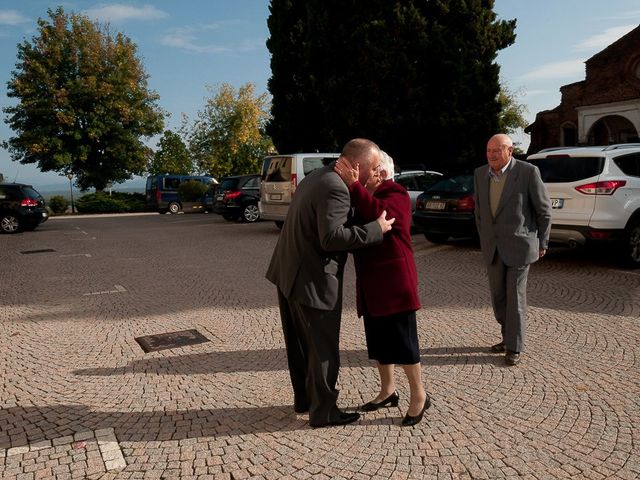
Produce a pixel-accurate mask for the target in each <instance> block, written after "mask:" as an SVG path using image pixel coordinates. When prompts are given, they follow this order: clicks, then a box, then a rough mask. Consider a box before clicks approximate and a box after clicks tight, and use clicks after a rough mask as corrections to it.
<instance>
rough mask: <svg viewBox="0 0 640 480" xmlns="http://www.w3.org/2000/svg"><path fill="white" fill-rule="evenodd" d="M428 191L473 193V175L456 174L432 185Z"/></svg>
mask: <svg viewBox="0 0 640 480" xmlns="http://www.w3.org/2000/svg"><path fill="white" fill-rule="evenodd" d="M427 192H430V193H431V192H439V193H473V176H471V175H454V176H452V177H448V178H444V179H442V180H439V181H437V182H436V183H434V184H433V185H431V186H430V187H429V188H428V189H427Z"/></svg>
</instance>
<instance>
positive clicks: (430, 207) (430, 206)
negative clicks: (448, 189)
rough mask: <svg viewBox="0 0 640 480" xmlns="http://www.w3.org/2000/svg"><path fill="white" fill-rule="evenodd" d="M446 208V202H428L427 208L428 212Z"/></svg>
mask: <svg viewBox="0 0 640 480" xmlns="http://www.w3.org/2000/svg"><path fill="white" fill-rule="evenodd" d="M446 206H447V203H446V202H427V205H426V208H427V210H444V207H446Z"/></svg>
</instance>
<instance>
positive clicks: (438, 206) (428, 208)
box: [413, 173, 478, 243]
mask: <svg viewBox="0 0 640 480" xmlns="http://www.w3.org/2000/svg"><path fill="white" fill-rule="evenodd" d="M474 209H475V201H474V199H473V174H469V173H465V174H460V175H451V176H446V177H443V179H442V180H439V181H438V182H436V183H434V184H433V185H431V186H430V187H429V188H428V189H427V190H425V191H424V192H423V193H421V194H420V195H419V196H418V198H417V200H416V211H415V213H414V214H413V221H414V223H415V225H416V227H418V228H419V229H420V231H422V233H424V236H425V237H426V239H427V240H429V241H430V242H433V243H443V242H446V241H447V240H448V239H449V238H450V237H454V238H466V237H471V238H477V236H478V230H477V229H476V223H475V217H474Z"/></svg>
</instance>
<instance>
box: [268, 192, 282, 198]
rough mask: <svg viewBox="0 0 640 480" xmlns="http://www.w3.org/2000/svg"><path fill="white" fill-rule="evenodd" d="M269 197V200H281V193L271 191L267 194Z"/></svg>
mask: <svg viewBox="0 0 640 480" xmlns="http://www.w3.org/2000/svg"><path fill="white" fill-rule="evenodd" d="M269 198H270V199H271V200H282V194H281V193H272V194H271V195H269Z"/></svg>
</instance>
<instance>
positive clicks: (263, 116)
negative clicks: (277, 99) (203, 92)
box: [186, 83, 273, 178]
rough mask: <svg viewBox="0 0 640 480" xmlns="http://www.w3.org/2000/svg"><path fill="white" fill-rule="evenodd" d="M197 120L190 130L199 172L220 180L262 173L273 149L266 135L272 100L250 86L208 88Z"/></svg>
mask: <svg viewBox="0 0 640 480" xmlns="http://www.w3.org/2000/svg"><path fill="white" fill-rule="evenodd" d="M208 89H209V92H210V93H211V96H210V97H209V98H208V99H207V100H206V105H205V107H204V109H203V110H201V111H199V112H198V116H197V119H196V120H195V122H194V123H193V125H191V127H187V128H186V129H187V130H188V132H189V133H188V144H189V150H190V152H191V156H192V158H193V159H194V163H195V164H196V165H197V167H198V169H199V170H200V171H201V172H203V173H207V174H209V175H212V176H214V177H216V178H220V177H223V176H225V175H242V174H249V173H257V172H259V171H260V166H261V161H262V157H263V156H264V155H265V154H267V153H268V152H269V151H271V150H272V149H273V144H272V143H271V139H270V138H269V137H268V136H267V135H266V134H265V124H266V122H267V120H268V119H269V98H268V95H267V94H266V93H263V94H262V95H257V94H256V92H255V86H254V85H253V84H252V83H247V84H245V85H243V86H241V87H240V88H238V89H236V88H234V87H233V86H231V85H229V84H227V83H223V84H221V85H219V86H218V87H215V88H214V87H211V86H209V87H208Z"/></svg>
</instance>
